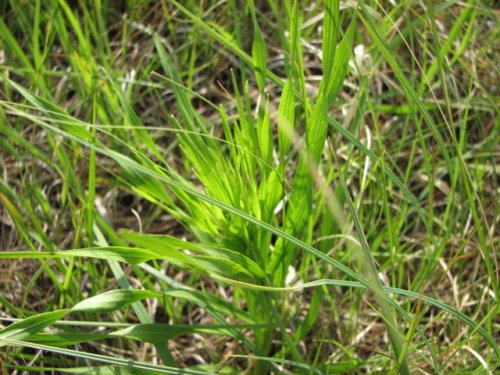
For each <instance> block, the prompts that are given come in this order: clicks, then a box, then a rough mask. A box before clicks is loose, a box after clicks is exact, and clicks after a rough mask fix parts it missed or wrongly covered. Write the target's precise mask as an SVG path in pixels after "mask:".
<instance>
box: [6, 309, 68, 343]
mask: <svg viewBox="0 0 500 375" xmlns="http://www.w3.org/2000/svg"><path fill="white" fill-rule="evenodd" d="M70 311H71V310H67V309H66V310H57V311H51V312H47V313H42V314H37V315H34V316H30V317H29V318H26V319H23V320H21V321H19V322H16V323H13V324H11V325H10V326H7V327H5V328H4V329H2V330H0V347H2V346H5V345H7V344H6V343H5V341H4V339H14V340H25V339H27V338H29V337H30V336H31V335H34V334H35V333H38V332H40V331H41V330H43V329H44V328H46V327H48V326H50V325H52V324H54V323H55V322H57V321H58V320H59V319H61V318H63V317H64V316H65V315H67V314H68V313H69V312H70Z"/></svg>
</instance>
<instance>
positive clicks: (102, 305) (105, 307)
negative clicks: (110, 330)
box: [71, 289, 161, 313]
mask: <svg viewBox="0 0 500 375" xmlns="http://www.w3.org/2000/svg"><path fill="white" fill-rule="evenodd" d="M158 297H161V293H158V292H153V291H149V290H131V289H116V290H110V291H108V292H104V293H101V294H98V295H96V296H94V297H90V298H87V299H85V300H83V301H81V302H80V303H77V304H76V305H75V306H73V307H72V308H71V310H72V311H89V312H99V313H100V312H110V311H116V310H120V309H122V308H124V307H127V306H130V305H131V304H132V303H134V302H137V301H141V300H143V299H146V298H158Z"/></svg>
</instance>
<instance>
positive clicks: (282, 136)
mask: <svg viewBox="0 0 500 375" xmlns="http://www.w3.org/2000/svg"><path fill="white" fill-rule="evenodd" d="M294 124H295V97H294V95H293V82H292V77H291V76H290V77H289V79H288V80H287V81H286V83H285V86H284V87H283V92H282V93H281V99H280V104H279V107H278V144H279V156H280V159H282V158H283V157H284V156H285V155H286V154H287V153H288V151H289V150H290V144H291V142H292V139H293V133H294Z"/></svg>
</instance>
